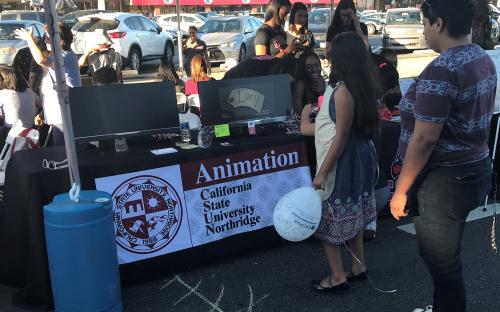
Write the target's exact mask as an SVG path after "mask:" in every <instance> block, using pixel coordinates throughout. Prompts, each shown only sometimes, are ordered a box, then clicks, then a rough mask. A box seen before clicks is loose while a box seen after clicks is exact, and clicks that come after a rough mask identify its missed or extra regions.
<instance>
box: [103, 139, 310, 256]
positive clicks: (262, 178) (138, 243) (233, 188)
mask: <svg viewBox="0 0 500 312" xmlns="http://www.w3.org/2000/svg"><path fill="white" fill-rule="evenodd" d="M305 155H306V152H305V147H304V145H303V144H289V145H282V146H277V147H272V148H263V149H258V150H251V151H246V152H244V153H238V154H232V155H229V156H225V157H215V158H209V159H203V160H199V161H194V162H190V163H185V164H181V165H175V166H169V167H163V168H157V169H151V170H145V171H141V172H134V173H128V174H123V175H117V176H111V177H105V178H99V179H96V188H97V189H98V190H102V191H106V192H109V193H111V194H112V196H113V204H114V207H113V209H114V222H115V233H116V241H117V244H118V256H119V262H120V264H121V263H128V262H133V261H137V260H141V259H146V258H151V257H156V256H159V255H163V254H167V253H171V252H174V251H178V250H182V249H186V248H190V247H194V246H199V245H203V244H207V243H210V242H214V241H217V240H220V239H223V238H225V237H228V236H232V235H236V234H240V233H245V232H250V231H255V230H258V229H261V228H264V227H268V226H271V225H272V215H273V209H274V206H275V205H276V203H277V202H278V201H279V200H280V199H281V197H282V196H283V195H284V194H286V193H288V192H290V191H291V190H294V189H296V188H299V187H302V186H310V185H311V176H310V173H309V167H308V166H307V158H306V156H305Z"/></svg>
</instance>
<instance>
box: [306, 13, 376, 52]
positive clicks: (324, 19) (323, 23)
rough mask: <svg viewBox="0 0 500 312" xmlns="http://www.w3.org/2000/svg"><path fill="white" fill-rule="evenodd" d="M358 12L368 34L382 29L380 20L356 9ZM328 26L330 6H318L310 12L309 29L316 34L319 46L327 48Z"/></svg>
mask: <svg viewBox="0 0 500 312" xmlns="http://www.w3.org/2000/svg"><path fill="white" fill-rule="evenodd" d="M334 12H335V10H334ZM356 14H357V15H358V16H359V21H360V22H362V23H365V24H366V27H367V28H368V35H373V34H376V33H377V32H380V31H382V28H383V24H382V23H381V22H380V20H378V19H374V18H367V17H366V16H364V15H363V14H362V13H361V12H358V11H356ZM328 26H330V8H317V9H313V10H311V11H310V12H309V30H310V31H311V32H312V33H313V34H314V39H315V40H316V44H317V48H318V47H319V48H321V49H324V48H325V42H326V31H327V29H328Z"/></svg>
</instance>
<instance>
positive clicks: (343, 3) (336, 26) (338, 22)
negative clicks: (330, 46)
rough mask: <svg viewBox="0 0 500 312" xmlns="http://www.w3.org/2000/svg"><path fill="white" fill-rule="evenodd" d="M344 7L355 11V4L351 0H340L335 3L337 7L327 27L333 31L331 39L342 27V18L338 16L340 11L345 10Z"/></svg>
mask: <svg viewBox="0 0 500 312" xmlns="http://www.w3.org/2000/svg"><path fill="white" fill-rule="evenodd" d="M345 9H352V10H353V11H354V12H356V5H354V1H353V0H340V2H339V4H338V5H337V8H335V12H334V13H333V18H332V21H331V22H330V26H328V28H330V29H331V31H333V32H332V33H333V36H332V40H333V38H334V37H335V35H337V34H339V33H340V32H341V29H342V18H341V17H340V11H341V10H345Z"/></svg>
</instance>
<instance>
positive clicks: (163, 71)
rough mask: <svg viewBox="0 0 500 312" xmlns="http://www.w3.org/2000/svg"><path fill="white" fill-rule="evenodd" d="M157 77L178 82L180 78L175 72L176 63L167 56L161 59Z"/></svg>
mask: <svg viewBox="0 0 500 312" xmlns="http://www.w3.org/2000/svg"><path fill="white" fill-rule="evenodd" d="M156 78H158V79H161V81H172V82H173V83H174V84H177V83H178V82H179V80H180V79H179V76H178V75H177V73H176V72H175V69H174V64H173V63H172V61H171V60H169V59H167V58H162V59H161V63H160V66H159V67H158V74H156Z"/></svg>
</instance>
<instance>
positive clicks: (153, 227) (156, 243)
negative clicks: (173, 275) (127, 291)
mask: <svg viewBox="0 0 500 312" xmlns="http://www.w3.org/2000/svg"><path fill="white" fill-rule="evenodd" d="M112 197H113V201H114V212H113V219H114V223H115V235H116V241H117V243H118V244H119V245H120V246H121V247H123V248H124V249H126V250H128V251H130V252H134V253H140V254H146V253H151V252H155V251H158V250H160V249H162V248H163V247H165V246H167V245H168V244H169V243H170V242H171V241H172V240H173V239H174V238H175V235H176V234H177V231H178V230H179V228H180V225H181V221H182V202H181V199H180V197H179V195H178V194H177V191H176V190H175V189H174V188H173V187H172V185H170V184H169V183H168V182H167V181H165V180H163V179H161V178H158V177H154V176H138V177H134V178H132V179H129V180H127V181H125V182H123V183H122V184H120V186H118V187H117V188H116V189H115V191H114V192H113V195H112Z"/></svg>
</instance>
